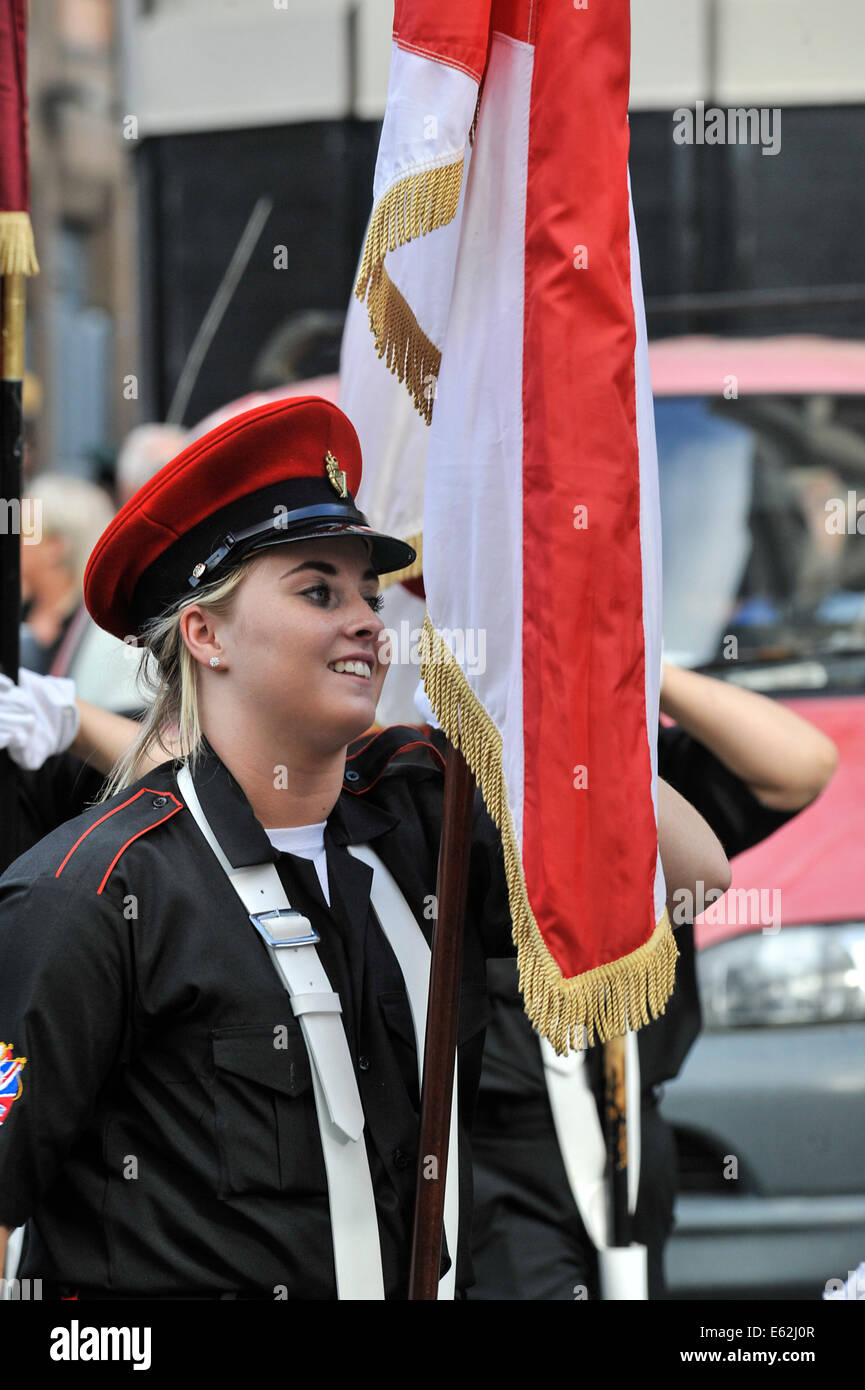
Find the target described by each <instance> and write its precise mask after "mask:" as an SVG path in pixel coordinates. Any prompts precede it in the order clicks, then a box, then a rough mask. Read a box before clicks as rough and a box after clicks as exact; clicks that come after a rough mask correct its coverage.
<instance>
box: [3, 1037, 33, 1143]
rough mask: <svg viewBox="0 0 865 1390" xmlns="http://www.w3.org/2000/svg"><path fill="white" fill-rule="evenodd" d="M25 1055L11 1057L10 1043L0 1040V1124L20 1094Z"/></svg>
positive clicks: (25, 1061) (25, 1060)
mask: <svg viewBox="0 0 865 1390" xmlns="http://www.w3.org/2000/svg"><path fill="white" fill-rule="evenodd" d="M26 1063H27V1058H26V1057H13V1056H12V1044H11V1043H4V1042H0V1125H2V1123H3V1121H4V1120H5V1119H6V1118H7V1116H8V1114H9V1111H10V1110H11V1109H12V1106H13V1104H14V1102H15V1101H16V1100H17V1099H18V1097H19V1096H20V1094H21V1089H22V1087H21V1068H22V1067H23V1066H25V1065H26Z"/></svg>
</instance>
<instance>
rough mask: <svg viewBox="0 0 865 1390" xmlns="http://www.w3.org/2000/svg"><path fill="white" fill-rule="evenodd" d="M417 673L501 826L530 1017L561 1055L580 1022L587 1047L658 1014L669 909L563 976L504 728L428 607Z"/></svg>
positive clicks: (669, 968) (668, 954)
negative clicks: (523, 859)
mask: <svg viewBox="0 0 865 1390" xmlns="http://www.w3.org/2000/svg"><path fill="white" fill-rule="evenodd" d="M421 677H422V679H423V682H424V686H425V688H426V692H427V695H428V697H429V701H430V704H431V705H432V707H433V710H434V711H435V716H436V718H437V720H438V722H439V723H440V725H441V727H442V729H443V730H444V732H445V733H446V734H447V736H448V738H449V739H450V741H451V743H453V744H454V746H455V747H456V748H459V749H461V750H462V753H463V756H464V757H465V759H466V761H467V763H468V765H469V767H470V768H471V770H472V772H473V774H474V777H475V780H476V782H477V784H478V786H479V787H480V789H481V792H482V794H483V798H484V801H485V802H486V806H487V810H488V811H489V813H490V816H491V817H492V819H493V821H494V822H495V824H496V826H497V828H498V829H499V831H500V832H501V836H502V846H503V849H504V855H505V874H506V876H507V882H508V897H509V900H510V909H511V920H512V923H513V934H514V943H515V945H516V948H517V964H518V966H519V972H520V989H521V991H522V994H523V998H524V1000H525V1006H526V1013H527V1014H528V1016H529V1019H530V1020H531V1022H532V1024H533V1025H534V1026H535V1028H537V1030H538V1031H539V1032H540V1033H541V1034H542V1035H543V1036H544V1037H545V1038H548V1039H549V1041H550V1042H551V1043H552V1045H553V1047H554V1048H555V1049H556V1052H557V1053H559V1055H563V1054H564V1053H566V1052H567V1051H568V1050H569V1049H571V1048H582V1047H583V1045H584V1035H583V1029H585V1033H586V1037H585V1041H586V1043H587V1044H588V1046H592V1044H593V1043H594V1041H595V1038H597V1040H598V1041H599V1042H607V1041H608V1040H609V1039H610V1038H616V1037H622V1036H623V1035H624V1034H625V1033H626V1032H627V1031H628V1029H630V1030H631V1031H634V1030H636V1029H638V1028H641V1027H643V1025H644V1024H646V1023H649V1022H651V1020H652V1019H653V1018H657V1017H658V1015H659V1014H662V1013H663V1012H664V1011H665V1009H666V1005H667V1000H668V999H669V998H670V995H671V994H672V992H673V984H674V979H675V971H676V959H677V957H678V954H679V952H678V948H677V946H676V943H675V940H674V937H673V930H672V927H671V925H670V919H669V917H668V915H667V911H666V909H665V910H664V912H663V914H662V916H661V919H660V921H659V922H658V923H657V925H656V926H655V929H654V931H653V932H652V935H651V936H650V937H649V939H648V941H645V942H644V943H643V945H642V946H638V947H637V948H636V950H634V951H631V952H630V953H629V954H628V955H627V956H623V957H622V958H621V960H614V961H609V962H608V963H607V964H605V965H598V966H595V967H594V968H593V969H591V970H586V971H584V972H583V974H582V975H577V976H575V977H574V978H573V979H570V980H569V979H565V977H564V976H563V974H562V972H561V970H560V969H559V967H558V965H557V964H556V962H555V960H554V959H553V957H552V955H551V954H550V951H549V948H548V947H547V944H546V942H545V941H544V939H543V937H542V936H541V933H540V930H539V928H538V924H537V922H536V921H535V915H534V913H533V912H532V909H531V906H530V904H529V900H528V897H527V895H526V885H525V881H524V879H523V873H522V867H521V864H520V854H519V849H518V846H517V840H516V835H515V834H514V826H513V821H512V819H511V813H510V808H509V806H508V803H507V797H506V795H505V782H504V772H503V768H502V738H501V734H500V733H499V731H498V729H497V728H496V726H495V724H494V723H493V721H492V719H491V718H490V716H489V715H488V714H487V712H486V710H485V709H484V707H483V705H482V704H481V702H480V700H479V699H478V697H477V696H476V695H475V693H474V691H473V690H472V688H471V686H470V685H469V683H468V681H467V680H466V678H465V675H464V673H463V671H462V670H461V668H460V666H459V663H458V662H457V660H456V658H455V657H454V655H453V653H452V652H451V650H450V648H449V647H448V646H447V644H446V643H445V642H444V641H443V640H442V638H441V637H440V636H439V634H438V633H437V632H436V631H435V628H434V627H433V625H432V623H431V621H430V617H429V614H427V616H426V619H425V620H424V626H423V633H422V637H421Z"/></svg>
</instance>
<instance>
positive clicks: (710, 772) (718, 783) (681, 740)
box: [658, 724, 797, 859]
mask: <svg viewBox="0 0 865 1390" xmlns="http://www.w3.org/2000/svg"><path fill="white" fill-rule="evenodd" d="M658 775H659V776H660V777H663V779H664V781H665V782H669V784H670V786H671V787H672V788H673V789H674V791H677V792H678V793H679V795H680V796H683V797H684V798H685V800H686V801H689V802H690V803H691V805H692V806H693V807H694V809H695V810H696V811H699V813H700V815H701V816H702V817H703V819H704V820H705V821H706V822H707V824H708V825H709V826H710V827H711V829H712V830H714V832H715V834H716V835H717V837H718V839H719V840H720V841H721V844H722V845H723V847H724V852H725V853H726V855H727V858H728V859H733V858H734V857H735V856H736V855H737V854H742V853H743V851H744V850H746V849H750V848H751V847H752V845H758V844H759V843H760V841H761V840H766V839H768V837H769V836H770V835H774V833H775V831H776V830H780V829H781V826H782V825H786V824H787V822H788V821H789V820H792V818H793V816H795V815H796V814H797V812H796V811H772V810H770V809H769V807H768V806H763V805H762V804H761V802H759V801H758V800H757V798H756V796H754V793H753V792H752V791H751V789H750V788H749V787H748V785H747V784H746V783H745V782H743V781H742V779H741V777H737V776H736V774H735V773H734V772H731V771H730V769H729V768H728V767H725V766H724V764H723V763H722V762H721V760H720V758H716V757H715V755H714V753H711V752H710V751H709V749H708V748H706V747H705V746H704V744H702V743H700V742H698V740H697V739H695V738H692V737H691V735H690V734H688V733H686V732H685V730H684V729H680V728H679V727H678V726H675V727H673V728H667V727H665V726H664V725H663V724H662V725H661V726H660V727H659V729H658Z"/></svg>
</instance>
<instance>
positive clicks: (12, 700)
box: [0, 667, 81, 771]
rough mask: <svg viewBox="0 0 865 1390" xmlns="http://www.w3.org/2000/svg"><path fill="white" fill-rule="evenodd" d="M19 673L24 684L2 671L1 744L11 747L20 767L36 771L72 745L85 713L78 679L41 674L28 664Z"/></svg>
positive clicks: (0, 686)
mask: <svg viewBox="0 0 865 1390" xmlns="http://www.w3.org/2000/svg"><path fill="white" fill-rule="evenodd" d="M18 674H19V680H20V685H15V684H14V682H13V681H11V680H10V679H9V677H8V676H3V675H0V748H6V749H8V751H9V756H10V758H11V759H12V761H13V762H16V763H17V764H18V766H19V767H24V768H27V769H28V770H30V771H33V770H34V769H35V768H38V767H41V766H42V764H43V763H44V762H45V759H46V758H50V757H51V756H52V754H54V753H62V752H63V750H64V749H65V748H68V747H69V745H70V743H71V742H72V740H73V739H74V738H75V735H76V734H77V733H78V726H79V724H80V723H81V717H80V715H79V713H78V707H77V705H76V704H75V682H74V681H70V680H66V679H65V678H64V677H62V676H37V674H36V672H35V671H27V670H26V669H25V668H24V667H22V668H21V670H20V671H19V673H18Z"/></svg>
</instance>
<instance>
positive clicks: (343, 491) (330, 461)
mask: <svg viewBox="0 0 865 1390" xmlns="http://www.w3.org/2000/svg"><path fill="white" fill-rule="evenodd" d="M324 462H325V466H326V468H327V477H328V481H329V482H330V483H331V484H332V486H333V487H334V489H335V490H336V492H338V493H339V495H340V497H348V488H347V487H346V485H345V473H344V472H343V470H342V469H341V468H340V466H339V463H338V462H337V460H336V459H335V458H334V456H333V454H332V453H331V452H330V449H328V451H327V453H326V454H325V456H324Z"/></svg>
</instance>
